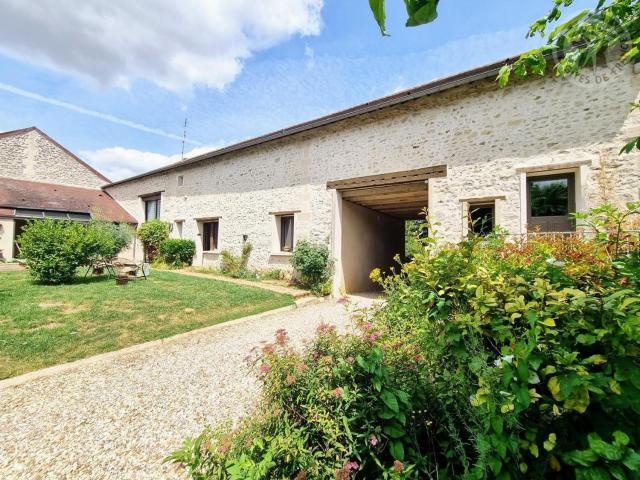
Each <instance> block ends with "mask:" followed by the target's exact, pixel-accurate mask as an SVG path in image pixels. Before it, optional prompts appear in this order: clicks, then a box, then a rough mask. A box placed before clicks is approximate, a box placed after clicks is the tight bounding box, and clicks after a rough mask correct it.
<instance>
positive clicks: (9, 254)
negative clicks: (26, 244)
mask: <svg viewBox="0 0 640 480" xmlns="http://www.w3.org/2000/svg"><path fill="white" fill-rule="evenodd" d="M13 237H14V223H13V220H12V219H9V218H0V260H11V259H12V258H13Z"/></svg>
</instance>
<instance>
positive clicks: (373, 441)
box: [369, 435, 380, 447]
mask: <svg viewBox="0 0 640 480" xmlns="http://www.w3.org/2000/svg"><path fill="white" fill-rule="evenodd" d="M369 443H370V444H371V445H372V446H374V447H375V446H376V445H378V443H380V440H378V437H376V436H375V435H371V437H370V438H369Z"/></svg>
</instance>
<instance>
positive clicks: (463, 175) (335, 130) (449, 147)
mask: <svg viewBox="0 0 640 480" xmlns="http://www.w3.org/2000/svg"><path fill="white" fill-rule="evenodd" d="M639 92H640V75H638V74H635V73H634V72H633V69H632V67H626V68H625V69H623V71H621V72H619V74H618V75H616V76H615V77H614V78H612V79H611V80H610V81H609V82H605V83H604V84H602V85H589V86H580V85H577V84H576V83H575V82H574V81H572V80H558V79H554V78H551V77H545V78H542V79H536V80H530V81H527V82H520V83H518V84H514V85H512V86H510V87H508V88H506V89H503V90H501V89H499V88H498V87H497V86H496V84H495V82H494V80H493V79H485V80H479V81H476V82H473V83H469V84H466V85H462V86H458V87H455V88H451V89H448V90H444V91H441V92H439V93H436V94H432V95H428V96H425V97H421V98H418V99H413V100H410V101H407V102H405V103H402V104H399V105H395V106H390V107H386V108H383V109H380V110H377V111H375V112H371V113H367V114H364V115H359V116H354V117H351V118H348V119H345V120H342V121H339V122H336V123H333V124H331V125H327V126H323V127H320V128H315V129H313V130H309V131H306V132H303V133H298V134H294V135H291V136H288V137H286V138H283V139H279V140H274V141H270V142H267V143H263V144H261V145H257V146H253V147H248V148H244V149H241V150H237V151H234V152H230V153H228V154H225V155H222V156H220V157H216V158H213V159H210V160H204V161H202V162H199V163H197V164H193V165H188V166H183V167H180V168H179V169H174V170H169V171H164V172H159V173H156V174H153V175H150V176H146V177H142V178H137V179H134V180H131V181H128V182H124V183H119V184H117V185H114V186H109V187H107V191H108V192H109V193H110V194H111V195H112V196H113V197H114V198H115V199H116V200H118V201H119V202H120V203H121V205H123V206H124V207H125V208H126V209H127V210H128V211H129V212H130V213H131V214H132V215H134V216H135V217H136V218H137V219H138V220H139V221H141V222H142V221H143V220H144V211H143V201H142V199H141V198H140V196H143V195H145V194H149V193H155V192H162V203H161V218H162V219H164V220H167V221H170V222H173V221H175V220H178V219H179V220H184V224H183V226H182V236H183V237H184V238H191V239H194V240H197V241H196V244H197V245H198V252H197V256H196V263H197V264H205V265H207V264H209V265H215V264H216V263H217V261H218V255H217V254H216V253H213V254H205V255H204V256H203V254H202V251H201V242H200V241H199V237H198V233H201V232H199V224H198V222H197V220H196V219H198V218H205V217H220V220H219V222H220V224H219V225H220V231H219V249H225V248H230V249H232V250H236V251H238V250H239V249H240V247H241V244H242V241H243V235H247V236H248V240H249V241H250V242H251V243H252V244H253V245H254V253H253V256H252V260H251V265H252V266H253V267H255V268H268V267H270V266H282V265H287V264H288V258H287V257H286V255H283V254H280V253H279V252H278V251H277V250H278V248H277V230H276V223H275V220H274V215H273V212H286V211H296V212H298V213H296V214H295V236H296V238H297V239H300V238H309V239H312V240H317V241H331V242H332V249H333V251H334V253H336V256H338V258H337V260H338V262H337V264H336V270H337V272H338V276H339V275H340V258H339V255H338V252H340V251H341V246H340V245H338V244H337V242H339V241H340V240H339V235H336V233H335V229H336V223H337V222H338V223H339V218H337V215H339V213H338V212H339V211H340V208H339V206H340V201H341V200H340V194H339V193H336V192H335V191H332V190H328V189H327V186H326V185H327V182H328V181H330V180H338V179H344V178H352V177H359V176H365V175H372V174H379V173H386V172H395V171H402V170H410V169H417V168H421V167H427V166H434V165H447V168H448V171H447V175H446V177H444V178H434V179H431V180H430V181H429V212H430V214H431V215H432V217H433V218H434V219H435V220H437V221H438V222H440V223H441V227H440V232H441V234H442V235H443V236H444V238H445V239H448V240H453V241H455V240H459V239H460V238H461V237H462V236H463V235H464V234H465V233H466V228H467V227H466V225H467V222H466V220H464V218H463V217H464V213H465V209H466V208H467V205H468V202H469V201H473V199H481V198H492V199H495V204H496V217H497V218H496V220H497V223H498V224H500V225H501V226H502V227H504V228H506V229H507V230H509V231H510V232H512V233H521V232H524V231H525V229H526V211H525V210H524V203H525V192H524V189H525V182H526V178H527V175H531V174H533V173H535V172H543V171H548V172H551V173H553V172H564V171H570V172H575V173H576V177H575V178H576V196H577V198H576V208H577V209H578V210H584V209H586V208H588V207H592V206H594V205H596V204H597V203H600V202H602V201H603V200H609V201H613V202H615V203H621V202H626V201H631V200H638V199H639V198H640V155H638V154H637V153H634V154H630V155H624V156H618V151H619V150H620V148H621V146H622V145H623V144H624V143H625V139H627V138H628V137H630V136H633V135H640V116H639V115H638V114H637V113H630V111H629V104H630V103H631V102H632V101H635V100H637V98H638V93H639ZM178 175H181V176H183V178H184V183H183V186H178V180H177V178H178ZM177 231H178V230H177V229H176V228H174V235H177ZM344 253H345V252H342V254H343V255H344ZM338 282H339V278H338Z"/></svg>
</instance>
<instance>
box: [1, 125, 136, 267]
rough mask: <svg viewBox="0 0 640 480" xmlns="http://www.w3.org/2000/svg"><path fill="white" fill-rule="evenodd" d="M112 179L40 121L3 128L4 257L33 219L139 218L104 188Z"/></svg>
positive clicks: (12, 253) (11, 254) (15, 248)
mask: <svg viewBox="0 0 640 480" xmlns="http://www.w3.org/2000/svg"><path fill="white" fill-rule="evenodd" d="M108 183H109V179H108V178H106V177H105V176H103V175H102V174H101V173H100V172H98V171H96V170H95V169H93V168H92V167H90V166H89V165H87V164H86V163H85V162H83V161H82V160H81V159H80V158H78V157H77V156H76V155H74V154H73V153H71V152H70V151H69V150H67V149H66V148H64V147H63V146H62V145H60V144H59V143H58V142H56V141H55V140H53V139H52V138H51V137H49V136H48V135H46V134H45V133H44V132H42V131H41V130H39V129H37V128H36V127H30V128H25V129H22V130H14V131H11V132H5V133H0V260H7V259H12V258H15V257H17V256H18V254H19V252H18V248H19V247H18V246H17V244H16V242H15V240H16V238H17V236H18V235H20V232H21V231H22V229H23V227H24V226H25V225H26V223H27V222H28V221H29V220H33V219H38V218H54V219H65V220H76V221H82V222H87V221H89V220H90V219H91V218H101V219H105V220H110V221H114V222H128V223H136V219H135V218H134V217H133V216H131V215H130V214H129V213H128V212H127V211H126V210H125V209H124V208H122V207H121V206H120V205H119V204H118V203H117V202H116V201H115V200H114V199H113V198H111V197H110V196H109V194H108V193H107V192H105V191H104V190H102V188H101V187H102V186H104V185H106V184H108Z"/></svg>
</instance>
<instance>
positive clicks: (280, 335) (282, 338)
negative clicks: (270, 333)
mask: <svg viewBox="0 0 640 480" xmlns="http://www.w3.org/2000/svg"><path fill="white" fill-rule="evenodd" d="M287 340H288V334H287V331H286V330H285V329H284V328H280V329H278V330H276V343H277V344H278V345H280V346H283V345H285V344H286V343H287Z"/></svg>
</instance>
